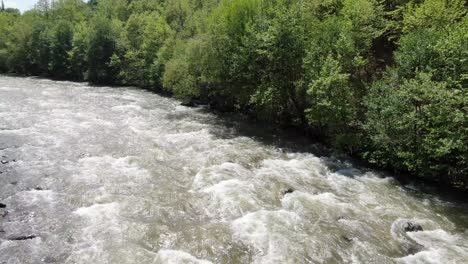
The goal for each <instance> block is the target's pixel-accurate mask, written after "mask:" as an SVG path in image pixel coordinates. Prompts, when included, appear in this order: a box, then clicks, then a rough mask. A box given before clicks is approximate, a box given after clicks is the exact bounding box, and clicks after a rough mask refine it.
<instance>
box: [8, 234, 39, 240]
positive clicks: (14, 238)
mask: <svg viewBox="0 0 468 264" xmlns="http://www.w3.org/2000/svg"><path fill="white" fill-rule="evenodd" d="M36 237H37V236H35V235H30V236H15V237H9V238H8V240H10V241H22V240H30V239H35V238H36Z"/></svg>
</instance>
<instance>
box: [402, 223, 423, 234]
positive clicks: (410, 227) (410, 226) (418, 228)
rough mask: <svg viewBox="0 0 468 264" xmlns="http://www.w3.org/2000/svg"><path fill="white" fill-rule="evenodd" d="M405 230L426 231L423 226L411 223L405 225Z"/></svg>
mask: <svg viewBox="0 0 468 264" xmlns="http://www.w3.org/2000/svg"><path fill="white" fill-rule="evenodd" d="M403 229H404V230H405V232H418V231H424V229H423V228H422V226H421V225H418V224H413V223H411V222H407V223H406V224H404V225H403Z"/></svg>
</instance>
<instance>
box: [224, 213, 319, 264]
mask: <svg viewBox="0 0 468 264" xmlns="http://www.w3.org/2000/svg"><path fill="white" fill-rule="evenodd" d="M231 227H232V232H233V236H234V238H235V239H237V240H239V241H240V242H242V243H243V244H245V245H247V246H249V247H250V248H252V249H253V254H254V263H297V261H298V260H301V259H302V260H304V258H305V256H306V255H307V254H308V250H311V251H313V250H314V247H313V245H312V244H311V243H310V241H308V238H307V235H306V234H305V233H304V229H303V222H302V220H301V218H300V217H299V216H298V215H297V214H295V213H293V212H288V211H285V210H279V211H266V210H260V211H257V212H253V213H249V214H247V215H245V216H243V217H241V218H239V219H236V220H235V221H233V222H232V224H231ZM316 254H317V255H319V254H320V252H316Z"/></svg>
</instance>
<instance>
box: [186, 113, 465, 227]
mask: <svg viewBox="0 0 468 264" xmlns="http://www.w3.org/2000/svg"><path fill="white" fill-rule="evenodd" d="M197 111H200V112H202V113H209V114H213V115H215V117H216V118H207V119H204V120H199V121H201V122H202V123H206V124H210V125H211V129H210V131H209V132H210V133H211V134H212V135H213V136H214V137H216V138H220V139H232V138H236V137H248V138H252V139H254V140H255V141H257V142H259V143H261V144H262V145H266V146H271V147H274V148H277V149H281V150H283V151H285V152H293V153H311V154H313V155H315V156H317V157H319V158H321V159H322V161H323V162H324V164H325V165H326V166H327V167H328V168H329V169H330V170H331V171H337V170H339V169H341V168H342V167H341V166H337V165H336V164H337V163H340V164H343V165H346V167H347V168H356V169H358V170H359V171H361V172H364V173H365V172H370V171H372V172H374V173H375V175H377V176H379V177H382V178H386V177H390V178H393V179H394V180H395V181H394V183H395V185H396V188H400V189H401V190H402V191H404V192H405V193H406V194H408V195H410V196H412V197H414V198H415V199H417V200H418V201H420V202H421V203H422V202H423V201H425V200H437V201H440V202H442V203H444V204H445V205H446V206H444V207H443V208H444V209H443V211H440V212H438V213H440V214H443V215H446V216H447V217H449V218H450V219H451V220H452V222H454V223H456V225H457V226H459V227H462V228H466V229H468V192H467V191H463V190H459V189H456V188H450V187H447V186H444V185H437V184H435V183H431V182H427V181H424V180H421V179H414V178H410V177H411V176H409V175H394V174H392V173H390V172H386V171H381V170H375V169H371V168H370V167H369V166H367V164H366V163H365V162H364V161H361V160H358V159H355V158H353V157H350V156H348V155H346V154H343V153H339V152H337V151H334V150H332V149H330V148H327V147H326V146H324V145H323V144H321V143H318V142H317V141H314V140H313V139H311V138H308V137H307V136H306V135H305V134H304V133H303V132H302V131H300V130H299V129H292V128H289V129H284V128H278V127H277V126H273V125H271V124H268V123H265V122H258V121H256V120H253V119H252V118H250V117H248V116H246V115H243V114H239V113H222V112H217V111H213V110H212V109H210V108H208V107H198V108H197ZM192 118H193V116H192ZM343 175H345V176H347V177H353V178H354V177H359V175H362V174H354V173H350V174H347V173H344V174H343Z"/></svg>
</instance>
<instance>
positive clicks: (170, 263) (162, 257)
mask: <svg viewBox="0 0 468 264" xmlns="http://www.w3.org/2000/svg"><path fill="white" fill-rule="evenodd" d="M211 263H212V262H210V261H208V260H201V259H197V258H196V257H194V256H192V255H190V254H189V253H187V252H184V251H180V250H167V249H166V250H160V251H159V252H158V254H157V256H156V258H155V259H154V261H153V264H211Z"/></svg>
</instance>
